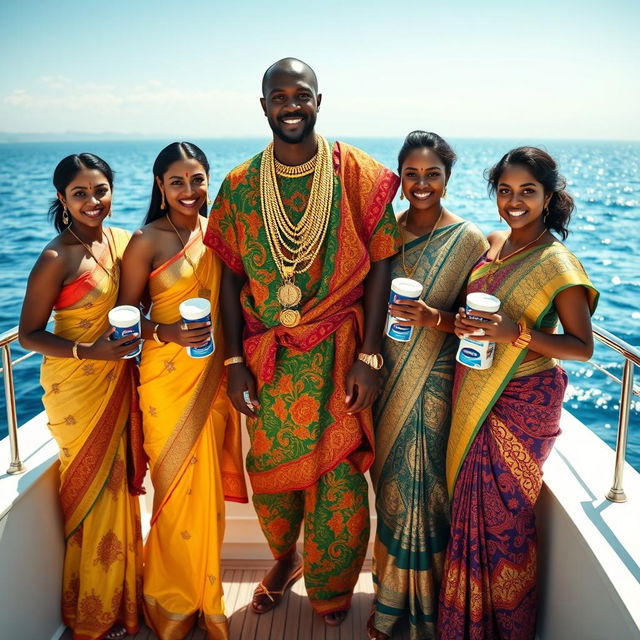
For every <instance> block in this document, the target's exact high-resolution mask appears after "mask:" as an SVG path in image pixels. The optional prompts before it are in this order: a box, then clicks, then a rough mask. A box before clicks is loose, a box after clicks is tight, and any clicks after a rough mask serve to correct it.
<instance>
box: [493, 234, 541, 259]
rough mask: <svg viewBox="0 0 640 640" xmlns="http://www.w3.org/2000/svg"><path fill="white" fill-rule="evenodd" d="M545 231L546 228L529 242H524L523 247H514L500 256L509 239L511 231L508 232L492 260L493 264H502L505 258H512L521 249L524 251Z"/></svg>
mask: <svg viewBox="0 0 640 640" xmlns="http://www.w3.org/2000/svg"><path fill="white" fill-rule="evenodd" d="M545 233H547V229H546V228H545V229H544V230H543V231H542V233H541V234H540V235H539V236H536V237H535V238H534V239H533V240H532V241H531V242H527V244H525V245H524V246H523V247H520V248H519V249H516V250H515V251H512V252H511V253H510V254H509V255H506V256H505V257H504V258H501V257H500V254H501V253H502V250H503V249H504V246H505V245H506V244H507V242H508V241H509V238H510V237H511V232H509V235H508V236H507V237H506V238H505V239H504V242H503V243H502V246H501V247H500V251H498V255H497V256H496V257H495V259H494V261H493V262H494V263H495V264H502V263H503V262H504V261H505V260H508V259H509V258H513V256H515V255H516V254H518V253H520V252H521V251H524V250H525V249H527V248H528V247H530V246H531V245H532V244H535V243H536V242H538V240H540V238H542V236H543V235H544V234H545Z"/></svg>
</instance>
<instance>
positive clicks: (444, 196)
mask: <svg viewBox="0 0 640 640" xmlns="http://www.w3.org/2000/svg"><path fill="white" fill-rule="evenodd" d="M442 197H443V198H446V197H447V185H446V184H445V185H444V190H443V192H442Z"/></svg>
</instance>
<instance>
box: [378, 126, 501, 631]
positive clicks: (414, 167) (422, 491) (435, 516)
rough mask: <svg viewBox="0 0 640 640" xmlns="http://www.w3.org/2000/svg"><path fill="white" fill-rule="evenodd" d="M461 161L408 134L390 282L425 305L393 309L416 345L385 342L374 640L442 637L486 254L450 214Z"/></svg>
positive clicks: (441, 146)
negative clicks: (455, 409)
mask: <svg viewBox="0 0 640 640" xmlns="http://www.w3.org/2000/svg"><path fill="white" fill-rule="evenodd" d="M454 162H455V153H454V152H453V149H451V147H450V146H449V145H448V144H447V143H446V142H445V141H444V140H443V139H442V138H441V137H440V136H438V135H437V134H434V133H427V132H424V131H414V132H412V133H410V134H409V135H408V136H407V138H406V140H405V143H404V145H403V147H402V149H401V150H400V154H399V157H398V165H399V166H398V171H399V173H400V176H401V179H402V193H403V195H404V196H405V197H406V198H407V200H408V201H409V209H408V210H407V211H406V212H404V213H403V214H401V216H400V218H399V224H400V227H401V230H402V236H403V249H402V252H401V253H400V254H399V255H398V256H396V257H395V258H394V259H393V262H392V277H393V278H396V277H406V278H412V279H414V280H417V281H418V282H420V283H421V284H422V285H423V287H424V289H423V295H422V298H421V300H419V301H401V302H400V303H399V304H398V305H392V307H391V310H392V311H393V312H394V313H395V315H397V316H400V317H403V318H406V319H407V320H406V322H404V323H402V324H406V325H411V326H413V327H414V332H413V336H412V339H411V341H410V342H408V343H405V342H396V341H395V340H392V339H390V338H386V339H385V343H384V346H383V355H384V359H385V363H386V367H387V372H388V379H387V383H386V385H385V388H384V391H383V393H382V396H381V397H380V399H379V400H378V402H377V404H376V405H375V407H374V424H375V430H376V458H375V462H374V465H373V467H372V478H373V481H374V486H375V489H376V511H377V515H378V523H377V531H376V539H375V547H374V572H373V573H374V581H375V584H376V600H375V603H374V611H373V614H372V616H371V619H370V621H369V625H368V631H369V636H370V637H371V638H388V637H390V636H391V634H392V629H393V627H394V625H395V623H396V622H397V621H398V620H399V619H400V618H401V617H404V616H405V615H407V616H408V618H409V623H410V629H411V638H412V640H416V639H418V638H433V637H434V636H435V621H436V615H437V614H436V605H437V601H438V590H439V585H440V581H441V579H442V566H443V563H444V551H445V549H446V546H447V540H448V535H449V499H448V497H447V490H446V482H445V451H446V443H447V436H448V432H449V421H450V406H451V402H450V396H451V385H452V382H453V369H454V357H455V347H456V340H455V336H454V335H453V334H452V332H453V323H454V314H453V313H452V311H451V310H452V309H454V308H455V307H456V301H457V300H458V295H459V293H460V290H461V289H462V288H463V287H464V284H465V282H466V279H467V275H468V274H469V271H470V270H471V267H472V266H473V264H474V263H475V262H476V260H477V259H478V258H479V257H480V256H481V255H482V253H483V252H484V251H485V249H486V248H487V246H488V245H487V242H486V240H485V238H484V236H483V235H482V233H481V232H480V231H479V229H478V228H477V227H475V226H474V225H473V224H471V223H469V222H465V221H464V220H462V219H461V218H459V217H457V216H455V215H454V214H452V213H451V212H450V211H448V210H447V209H445V208H444V206H443V205H442V203H441V198H442V197H444V195H445V192H446V184H447V181H448V179H449V177H450V175H451V167H452V165H453V163H454Z"/></svg>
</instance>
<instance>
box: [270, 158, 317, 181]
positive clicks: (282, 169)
mask: <svg viewBox="0 0 640 640" xmlns="http://www.w3.org/2000/svg"><path fill="white" fill-rule="evenodd" d="M317 161H318V154H317V152H316V155H315V156H313V158H311V160H307V161H306V162H305V163H303V164H298V165H295V166H291V165H288V164H282V162H278V160H277V158H274V162H275V165H276V174H277V175H279V176H282V177H283V178H301V177H302V176H308V175H309V174H310V173H313V172H314V171H315V169H316V164H317Z"/></svg>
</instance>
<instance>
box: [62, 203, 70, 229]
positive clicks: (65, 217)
mask: <svg viewBox="0 0 640 640" xmlns="http://www.w3.org/2000/svg"><path fill="white" fill-rule="evenodd" d="M62 224H64V225H67V226H69V212H68V211H67V207H65V208H64V209H63V210H62Z"/></svg>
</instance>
